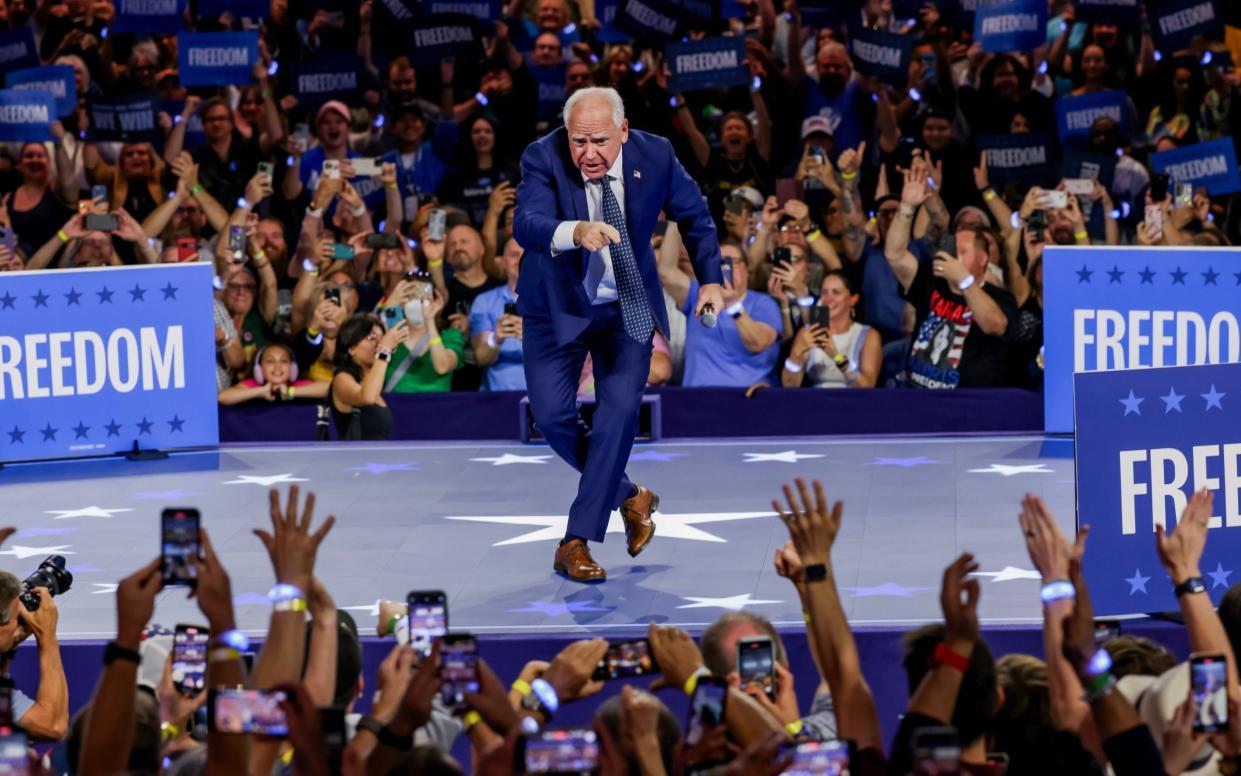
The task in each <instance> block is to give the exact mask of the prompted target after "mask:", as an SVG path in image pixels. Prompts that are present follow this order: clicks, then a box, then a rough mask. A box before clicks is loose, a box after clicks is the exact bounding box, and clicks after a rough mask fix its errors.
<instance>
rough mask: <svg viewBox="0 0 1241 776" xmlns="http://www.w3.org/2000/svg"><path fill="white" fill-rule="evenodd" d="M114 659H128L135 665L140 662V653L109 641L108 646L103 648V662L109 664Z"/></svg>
mask: <svg viewBox="0 0 1241 776" xmlns="http://www.w3.org/2000/svg"><path fill="white" fill-rule="evenodd" d="M116 660H128V661H129V662H131V663H134V664H135V665H137V664H140V663H141V662H142V655H139V654H138V652H137V650H133V649H128V648H126V647H122V646H121V645H120V644H117V643H116V642H115V641H109V642H108V646H106V647H104V649H103V664H104V665H105V666H110V665H112V663H113V661H116Z"/></svg>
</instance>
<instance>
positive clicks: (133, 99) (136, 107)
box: [86, 94, 158, 143]
mask: <svg viewBox="0 0 1241 776" xmlns="http://www.w3.org/2000/svg"><path fill="white" fill-rule="evenodd" d="M157 99H158V98H157V97H156V96H155V95H154V94H126V95H118V96H93V95H88V96H87V98H86V110H87V111H88V112H89V113H90V129H89V130H88V137H89V138H90V139H91V140H109V141H116V142H121V143H136V142H139V141H142V140H153V139H154V138H155V137H156V135H157V132H156V125H155V112H156V111H155V108H156V101H157Z"/></svg>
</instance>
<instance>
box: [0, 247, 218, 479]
mask: <svg viewBox="0 0 1241 776" xmlns="http://www.w3.org/2000/svg"><path fill="white" fill-rule="evenodd" d="M211 273H212V268H211V265H210V264H196V263H190V264H158V265H154V266H145V267H117V268H108V269H81V270H55V271H43V272H14V273H10V275H9V276H8V277H7V278H6V279H5V281H4V288H3V290H0V461H18V460H31V459H39V458H65V457H76V456H89V455H105V454H109V453H116V452H124V451H127V450H130V449H132V448H133V445H134V443H135V442H137V443H138V444H139V446H140V447H142V448H146V449H152V448H153V449H169V448H184V447H198V446H203V445H215V444H218V443H219V430H218V428H217V412H218V405H217V399H216V378H215V318H214V314H213V312H212V296H211Z"/></svg>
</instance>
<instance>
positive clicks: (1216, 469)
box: [1074, 364, 1241, 617]
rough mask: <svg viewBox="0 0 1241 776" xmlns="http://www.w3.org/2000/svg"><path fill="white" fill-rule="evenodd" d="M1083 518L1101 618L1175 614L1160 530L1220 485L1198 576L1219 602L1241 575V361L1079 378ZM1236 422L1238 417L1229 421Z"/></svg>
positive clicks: (1087, 568)
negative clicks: (1200, 493) (1193, 499)
mask: <svg viewBox="0 0 1241 776" xmlns="http://www.w3.org/2000/svg"><path fill="white" fill-rule="evenodd" d="M1074 406H1075V407H1076V410H1077V433H1076V446H1075V450H1076V455H1077V513H1078V519H1079V521H1080V522H1082V523H1088V524H1089V525H1090V541H1089V542H1087V543H1086V556H1085V560H1084V562H1083V571H1084V573H1085V575H1086V583H1087V585H1088V586H1089V588H1090V600H1091V602H1092V603H1093V604H1094V610H1095V614H1096V615H1099V616H1103V617H1108V616H1113V615H1118V614H1139V613H1150V612H1167V611H1175V610H1176V608H1177V603H1176V596H1175V595H1174V594H1173V592H1172V583H1171V582H1169V581H1168V579H1167V576H1166V573H1165V571H1164V568H1163V566H1162V564H1161V563H1160V561H1159V556H1158V553H1157V552H1156V550H1155V526H1157V525H1161V526H1163V527H1164V528H1165V529H1166V530H1169V531H1172V532H1173V533H1175V531H1176V528H1175V526H1176V524H1177V522H1178V521H1179V520H1180V517H1181V511H1182V510H1183V509H1184V508H1185V503H1186V501H1187V500H1188V498H1189V496H1190V495H1191V494H1192V493H1193V492H1194V491H1195V490H1200V489H1202V488H1207V489H1209V490H1211V491H1214V492H1215V509H1214V510H1213V512H1212V517H1211V520H1210V523H1209V525H1210V528H1212V529H1221V530H1211V531H1209V540H1208V542H1207V546H1206V553H1205V554H1204V555H1203V558H1202V571H1203V572H1205V573H1206V575H1207V579H1206V580H1205V581H1206V584H1207V592H1208V593H1210V594H1211V598H1212V599H1213V600H1214V601H1215V602H1216V603H1218V601H1219V597H1220V596H1221V595H1222V594H1223V593H1224V591H1226V590H1227V589H1228V584H1229V576H1232V575H1234V574H1236V573H1237V572H1241V565H1238V563H1237V558H1238V557H1239V556H1241V531H1234V532H1233V533H1231V534H1230V533H1228V531H1227V530H1222V529H1227V528H1237V527H1241V508H1239V506H1238V495H1239V494H1238V490H1239V489H1241V430H1239V429H1241V364H1216V365H1210V366H1184V367H1171V368H1164V369H1139V370H1125V371H1118V372H1090V373H1086V374H1079V375H1076V377H1075V379H1074ZM1229 418H1231V420H1229Z"/></svg>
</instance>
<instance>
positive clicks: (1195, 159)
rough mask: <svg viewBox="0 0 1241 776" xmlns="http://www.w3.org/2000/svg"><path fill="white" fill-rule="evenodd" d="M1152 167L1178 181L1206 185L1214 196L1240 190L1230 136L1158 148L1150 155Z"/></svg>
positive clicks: (1239, 179) (1240, 177)
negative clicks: (1176, 146) (1169, 147)
mask: <svg viewBox="0 0 1241 776" xmlns="http://www.w3.org/2000/svg"><path fill="white" fill-rule="evenodd" d="M1151 167H1152V168H1154V170H1155V172H1162V173H1167V174H1168V175H1169V176H1170V177H1171V178H1172V180H1173V181H1175V182H1177V183H1192V184H1194V186H1195V187H1197V186H1205V187H1206V189H1207V191H1208V192H1209V193H1210V194H1211V196H1213V197H1216V196H1220V195H1223V194H1231V193H1233V192H1234V191H1241V175H1238V174H1237V155H1236V152H1235V151H1234V150H1233V147H1232V139H1231V138H1221V139H1219V140H1208V141H1207V142H1205V143H1194V144H1193V145H1188V146H1181V147H1180V148H1173V149H1172V150H1170V151H1160V152H1159V153H1157V154H1152V155H1151Z"/></svg>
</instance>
